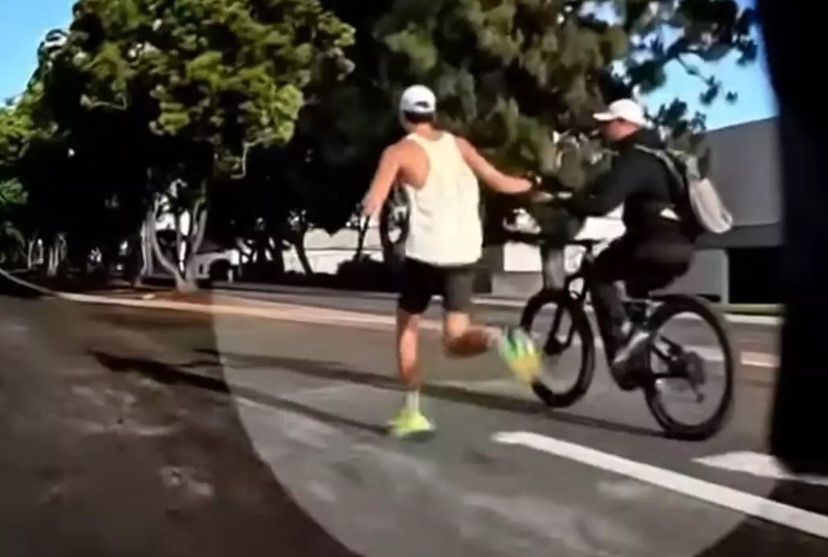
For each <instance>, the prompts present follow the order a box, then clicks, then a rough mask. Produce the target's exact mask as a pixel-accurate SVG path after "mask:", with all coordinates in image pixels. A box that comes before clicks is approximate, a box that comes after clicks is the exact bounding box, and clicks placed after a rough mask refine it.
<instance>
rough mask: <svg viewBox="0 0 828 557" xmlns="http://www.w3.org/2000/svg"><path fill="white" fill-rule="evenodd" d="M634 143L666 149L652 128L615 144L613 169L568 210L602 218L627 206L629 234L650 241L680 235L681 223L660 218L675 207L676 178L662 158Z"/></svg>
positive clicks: (626, 224) (626, 215) (581, 214)
mask: <svg viewBox="0 0 828 557" xmlns="http://www.w3.org/2000/svg"><path fill="white" fill-rule="evenodd" d="M635 144H640V145H643V146H645V147H650V148H658V149H661V148H664V143H663V142H662V141H661V139H660V138H659V136H658V134H657V133H656V132H654V131H652V130H649V129H642V130H639V131H638V132H636V133H634V134H633V135H632V136H629V137H627V138H625V139H623V140H622V141H620V142H619V143H618V144H617V145H616V149H617V151H618V155H617V156H616V158H615V160H614V161H613V164H612V168H611V169H610V170H609V171H608V172H607V173H606V174H604V175H602V176H601V177H600V178H599V179H598V180H597V181H596V182H595V183H594V184H592V185H591V186H590V187H587V188H586V189H585V191H584V192H583V193H581V194H580V195H576V196H574V197H573V199H572V200H571V203H570V207H569V208H570V210H571V211H573V212H574V213H575V214H578V215H580V216H584V217H586V216H603V215H606V214H607V213H609V212H610V211H612V210H613V209H615V208H616V207H618V206H619V205H621V204H622V203H624V214H623V221H624V226H625V227H626V229H627V230H626V235H628V236H632V237H643V238H650V237H652V236H654V235H655V236H660V237H664V236H665V235H669V236H673V235H674V234H678V233H679V224H678V222H676V221H670V220H667V219H665V218H664V217H662V216H660V213H661V211H662V210H664V209H665V208H668V207H672V206H673V198H672V196H671V191H672V188H673V187H674V184H673V182H672V180H673V177H672V175H671V174H670V172H669V170H667V167H666V166H664V164H663V163H662V162H661V161H660V160H659V159H657V158H656V157H655V156H654V155H651V154H648V153H644V152H642V151H639V150H637V149H635V148H634V145H635Z"/></svg>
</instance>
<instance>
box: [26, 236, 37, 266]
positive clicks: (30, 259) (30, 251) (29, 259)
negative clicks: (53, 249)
mask: <svg viewBox="0 0 828 557" xmlns="http://www.w3.org/2000/svg"><path fill="white" fill-rule="evenodd" d="M28 244H29V245H28V247H27V249H26V270H27V271H31V270H32V269H33V268H34V258H35V249H36V248H37V236H35V237H34V238H33V239H32V240H29V242H28Z"/></svg>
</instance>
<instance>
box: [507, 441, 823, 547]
mask: <svg viewBox="0 0 828 557" xmlns="http://www.w3.org/2000/svg"><path fill="white" fill-rule="evenodd" d="M492 440H493V441H494V442H496V443H502V444H504V445H522V446H524V447H528V448H531V449H535V450H537V451H541V452H545V453H548V454H552V455H555V456H557V457H560V458H566V459H569V460H574V461H575V462H579V463H581V464H586V465H587V466H592V467H593V468H598V469H600V470H604V471H606V472H610V473H613V474H619V475H622V476H627V477H629V478H633V479H635V480H638V481H641V482H644V483H648V484H652V485H655V486H658V487H661V488H664V489H669V490H671V491H675V492H677V493H680V494H682V495H686V496H687V497H692V498H694V499H699V500H701V501H704V502H706V503H710V504H712V505H716V506H718V507H724V508H727V509H730V510H733V511H737V512H740V513H743V514H746V515H749V516H753V517H756V518H760V519H763V520H766V521H768V522H773V523H775V524H780V525H782V526H785V527H788V528H792V529H794V530H799V531H801V532H805V533H808V534H812V535H814V536H818V537H820V538H825V539H828V516H825V515H821V514H817V513H813V512H810V511H806V510H804V509H800V508H797V507H793V506H790V505H784V504H782V503H778V502H776V501H771V500H770V499H765V498H764V497H759V496H757V495H753V494H750V493H745V492H743V491H738V490H736V489H732V488H729V487H725V486H722V485H718V484H715V483H711V482H706V481H703V480H699V479H697V478H694V477H692V476H687V475H684V474H679V473H677V472H672V471H670V470H665V469H663V468H658V467H656V466H651V465H648V464H642V463H640V462H636V461H634V460H628V459H626V458H622V457H619V456H616V455H613V454H609V453H605V452H601V451H597V450H595V449H591V448H589V447H584V446H581V445H576V444H574V443H568V442H566V441H560V440H558V439H554V438H552V437H546V436H544V435H538V434H536V433H529V432H525V431H515V432H501V433H496V434H495V435H494V436H493V437H492Z"/></svg>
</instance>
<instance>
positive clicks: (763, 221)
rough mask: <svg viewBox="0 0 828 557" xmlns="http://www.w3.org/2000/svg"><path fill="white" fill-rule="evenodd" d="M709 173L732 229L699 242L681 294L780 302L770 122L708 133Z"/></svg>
mask: <svg viewBox="0 0 828 557" xmlns="http://www.w3.org/2000/svg"><path fill="white" fill-rule="evenodd" d="M705 141H706V142H707V144H708V145H709V146H710V148H711V151H712V158H711V167H710V174H711V176H712V177H713V179H714V180H715V182H716V184H717V186H718V188H719V191H720V193H721V196H722V199H723V200H724V202H725V203H726V204H727V206H728V208H729V209H730V210H731V212H732V213H733V217H734V223H735V225H734V227H733V229H732V230H731V231H730V232H728V233H726V234H722V235H721V236H713V235H710V236H705V237H702V238H701V239H700V242H699V245H700V252H699V257H698V259H697V261H696V263H695V265H694V268H693V269H691V272H690V273H688V275H687V277H685V278H684V280H682V281H680V283H679V284H677V285H676V287H677V288H680V289H682V290H685V291H690V292H695V293H700V294H706V295H709V296H711V297H713V298H717V299H720V300H722V301H724V302H731V303H776V302H779V301H781V291H780V288H779V280H778V273H779V269H780V255H781V245H782V224H781V220H782V191H781V167H780V158H779V140H778V132H777V120H776V118H768V119H765V120H758V121H755V122H749V123H746V124H739V125H736V126H730V127H727V128H722V129H719V130H715V131H712V132H709V133H708V134H707V137H706V139H705Z"/></svg>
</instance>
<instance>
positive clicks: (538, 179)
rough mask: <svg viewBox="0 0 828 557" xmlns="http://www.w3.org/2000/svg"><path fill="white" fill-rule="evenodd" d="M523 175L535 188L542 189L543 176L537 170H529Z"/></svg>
mask: <svg viewBox="0 0 828 557" xmlns="http://www.w3.org/2000/svg"><path fill="white" fill-rule="evenodd" d="M523 177H524V178H526V179H527V180H529V182H530V183H531V184H532V189H533V190H537V189H540V188H541V186H542V185H543V176H541V175H540V174H538V173H536V172H527V173H526V174H524V175H523Z"/></svg>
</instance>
